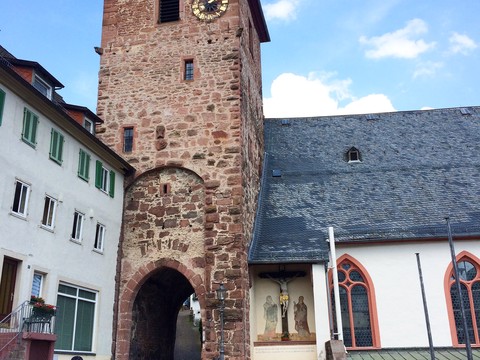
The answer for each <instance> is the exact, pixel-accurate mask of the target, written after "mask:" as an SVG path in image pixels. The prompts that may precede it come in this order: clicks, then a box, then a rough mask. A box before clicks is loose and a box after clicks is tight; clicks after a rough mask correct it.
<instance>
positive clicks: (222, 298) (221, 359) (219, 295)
mask: <svg viewBox="0 0 480 360" xmlns="http://www.w3.org/2000/svg"><path fill="white" fill-rule="evenodd" d="M216 292H217V299H218V300H220V356H219V357H218V360H224V359H225V338H224V335H223V320H224V319H223V314H224V311H225V297H226V295H227V289H225V286H223V283H221V284H220V286H219V287H218V289H217V290H216Z"/></svg>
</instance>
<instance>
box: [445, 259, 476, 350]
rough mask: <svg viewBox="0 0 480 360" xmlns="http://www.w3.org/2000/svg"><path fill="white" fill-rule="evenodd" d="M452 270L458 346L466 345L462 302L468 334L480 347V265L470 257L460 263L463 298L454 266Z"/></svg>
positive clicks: (453, 307) (451, 291)
mask: <svg viewBox="0 0 480 360" xmlns="http://www.w3.org/2000/svg"><path fill="white" fill-rule="evenodd" d="M451 267H452V269H451V270H450V272H451V273H450V276H449V288H450V301H451V305H452V307H451V311H452V313H453V320H454V323H455V333H456V339H455V340H457V344H465V341H466V336H465V331H464V329H463V322H462V314H461V310H460V309H461V308H460V306H461V302H460V299H462V300H463V307H464V309H465V318H466V322H467V333H468V338H469V340H470V343H471V344H474V345H480V339H479V338H480V275H479V273H480V265H479V264H477V263H476V262H475V261H473V260H471V259H469V258H468V257H463V258H462V259H461V260H460V261H458V277H459V279H460V285H461V286H460V288H461V297H460V295H459V294H458V290H457V285H456V283H455V275H454V273H453V266H451Z"/></svg>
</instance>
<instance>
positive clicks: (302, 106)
mask: <svg viewBox="0 0 480 360" xmlns="http://www.w3.org/2000/svg"><path fill="white" fill-rule="evenodd" d="M333 75H334V74H320V75H319V74H316V73H311V74H309V75H308V77H305V76H301V75H296V74H292V73H283V74H281V75H279V76H278V77H277V78H276V79H275V80H273V82H272V85H271V94H272V96H271V97H269V98H265V99H264V101H263V109H264V113H265V116H266V117H270V118H274V117H304V116H322V115H343V114H360V113H375V112H388V111H395V108H394V107H393V105H392V103H391V102H390V100H389V99H388V97H387V96H385V95H383V94H370V95H367V96H365V97H362V98H358V99H357V98H355V97H353V96H352V95H351V94H350V90H349V86H350V85H351V83H352V81H351V80H350V79H346V80H337V79H332V77H333ZM340 101H343V102H345V101H347V102H348V104H347V105H345V106H344V107H341V106H340V105H339V102H340Z"/></svg>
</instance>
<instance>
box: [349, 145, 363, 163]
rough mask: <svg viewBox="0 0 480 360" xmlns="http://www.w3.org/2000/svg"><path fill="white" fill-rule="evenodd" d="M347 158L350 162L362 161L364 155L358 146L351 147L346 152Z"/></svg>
mask: <svg viewBox="0 0 480 360" xmlns="http://www.w3.org/2000/svg"><path fill="white" fill-rule="evenodd" d="M346 159H347V161H348V162H349V163H352V162H361V161H362V157H361V154H360V151H359V150H358V149H357V148H356V147H353V146H352V147H351V148H350V149H349V150H348V151H347V153H346Z"/></svg>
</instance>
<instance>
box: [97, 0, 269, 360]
mask: <svg viewBox="0 0 480 360" xmlns="http://www.w3.org/2000/svg"><path fill="white" fill-rule="evenodd" d="M189 3H190V1H185V2H182V3H181V4H182V6H181V7H182V10H181V20H180V21H178V22H173V23H166V24H158V23H157V21H156V14H157V13H158V9H156V4H157V2H156V1H153V0H148V1H147V0H136V1H127V2H125V1H121V0H105V10H104V23H103V35H102V47H103V55H102V58H101V67H100V73H99V76H100V79H99V98H98V115H99V116H100V117H101V118H103V119H104V120H105V123H104V125H103V126H102V127H101V128H100V129H97V133H98V134H99V137H101V138H102V140H103V141H105V142H106V143H107V144H108V145H109V146H111V147H112V148H113V149H115V150H116V151H117V152H119V153H122V135H123V131H122V129H123V127H125V126H132V125H134V126H135V139H134V142H135V144H134V151H133V152H132V153H129V154H122V155H123V156H125V157H126V158H127V159H128V160H129V161H130V163H132V164H133V165H134V166H135V167H136V168H137V169H138V172H137V174H136V177H137V182H136V183H135V184H133V185H132V187H131V189H132V190H129V192H128V193H127V197H126V212H125V220H124V229H123V234H124V236H123V241H122V249H121V252H122V255H123V257H122V260H121V272H120V273H119V280H120V281H119V296H120V302H122V294H124V293H126V292H128V291H129V289H127V285H126V284H127V282H128V280H129V279H130V278H131V277H132V276H133V277H138V271H140V270H139V269H143V267H145V264H147V263H148V264H150V263H151V262H152V261H154V260H155V259H156V258H162V259H163V258H171V259H172V260H175V261H177V262H180V263H182V264H184V265H185V272H188V273H189V275H188V276H187V278H191V275H192V274H196V275H198V276H199V277H200V278H201V279H202V282H201V283H200V284H192V286H193V287H194V289H195V291H196V292H197V294H198V293H200V294H199V295H200V296H201V297H202V299H201V302H203V303H204V304H205V306H206V307H207V309H205V308H204V309H202V316H203V324H204V326H205V327H206V329H205V330H206V342H205V344H204V353H203V358H205V359H206V358H211V357H213V355H214V354H215V352H216V351H217V350H218V345H217V340H218V339H217V338H216V334H217V330H218V329H217V328H215V327H214V326H215V325H216V322H215V321H209V320H212V317H213V318H214V319H217V318H218V313H217V312H216V310H215V311H214V312H213V313H212V312H211V310H212V309H213V308H215V306H216V304H215V302H214V301H213V298H214V293H213V291H214V289H215V288H216V286H218V285H216V284H218V283H220V282H224V283H225V286H226V287H227V289H228V298H227V301H226V319H227V322H226V324H225V330H226V349H225V351H226V354H227V358H228V359H231V360H233V359H246V358H249V348H248V343H249V338H248V329H249V326H248V316H249V313H248V306H249V300H248V289H249V283H248V267H247V244H248V242H249V241H250V234H251V228H252V224H253V219H254V212H255V205H256V197H257V193H258V186H259V184H258V182H259V173H260V167H261V156H262V153H263V149H262V145H261V144H262V138H263V127H262V120H263V115H262V110H261V77H260V51H259V42H258V37H257V36H256V34H255V31H254V30H253V31H249V30H248V26H249V21H248V20H247V19H248V17H249V9H248V4H247V1H246V0H231V1H230V4H229V8H228V11H227V13H226V14H225V15H223V16H222V17H221V18H219V19H217V20H216V21H214V22H211V23H205V22H201V21H199V20H197V19H196V18H195V17H194V16H193V15H192V13H191V10H190V5H189ZM239 14H241V18H240V17H239ZM250 24H251V26H253V21H252V20H250ZM250 37H251V38H252V39H250ZM249 41H252V43H250V42H249ZM250 44H252V45H250ZM251 49H252V50H251ZM184 59H193V60H194V66H195V79H194V80H193V81H184V80H182V75H183V73H182V70H183V61H184ZM164 167H167V168H168V167H170V168H176V167H182V168H185V169H190V170H191V171H192V172H194V173H195V174H198V176H199V178H200V179H201V181H200V182H199V183H198V184H200V183H202V182H203V184H202V194H200V193H199V194H197V195H198V197H199V199H201V200H198V201H202V202H203V207H202V211H203V213H202V214H203V215H202V217H201V218H202V224H201V228H202V231H196V232H194V230H195V229H197V230H198V226H199V223H198V219H197V220H196V221H195V227H193V228H191V227H190V226H184V225H185V224H186V222H185V220H188V219H185V218H182V216H183V215H184V212H185V211H193V210H188V209H187V208H186V206H187V205H188V204H190V205H191V206H193V207H195V209H196V211H200V207H199V202H198V201H196V200H195V201H194V200H193V199H192V198H186V200H185V201H183V200H182V201H181V202H180V203H181V204H182V205H181V206H180V207H179V213H176V214H171V215H172V216H173V215H174V217H173V218H169V217H168V216H167V215H166V214H163V213H162V211H163V210H158V206H160V205H155V206H154V205H147V203H149V202H150V201H153V200H154V199H156V196H160V195H161V186H160V187H159V186H158V185H159V183H158V182H159V181H164V179H163V176H164V175H163V174H164V173H163V172H162V173H158V174H161V175H158V174H157V175H156V176H161V178H160V179H158V178H151V175H150V174H148V180H147V178H145V179H144V178H142V177H141V176H140V175H141V174H142V173H144V172H146V171H149V170H151V169H158V168H164ZM162 171H163V170H162ZM171 171H173V170H171ZM175 171H177V170H175ZM152 174H153V173H152ZM185 174H187V173H185V172H183V170H182V171H181V172H179V173H177V172H176V173H175V176H174V177H175V179H176V180H175V181H173V180H172V181H171V182H170V183H171V186H172V189H175V188H177V185H178V186H180V188H181V187H182V186H183V185H185V184H187V183H188V182H189V181H193V179H194V178H195V177H189V176H187V175H185ZM172 176H173V175H172ZM177 182H179V183H178V184H177ZM147 184H148V185H147ZM152 184H153V185H152ZM182 184H183V185H182ZM145 186H146V187H147V189H148V190H145V189H144V188H145ZM133 189H135V190H133ZM142 189H143V190H142ZM145 191H146V192H145ZM150 191H151V192H150ZM137 205H138V206H137ZM160 207H161V206H160ZM152 209H157V210H154V211H153V212H157V213H156V214H152ZM165 211H166V210H165ZM160 218H161V220H159V219H160ZM173 220H175V221H173ZM158 221H162V222H163V226H165V225H166V224H167V226H168V230H166V229H159V224H158V223H157V222H158ZM182 221H183V222H182ZM165 231H168V235H165ZM193 235H194V237H193V239H194V241H193V242H194V243H195V244H197V243H201V245H202V246H200V247H199V246H192V245H191V243H188V246H187V245H186V244H187V243H186V242H185V240H184V239H185V238H190V237H191V236H193ZM167 244H169V245H167ZM172 247H173V248H172ZM195 259H196V260H195ZM200 259H203V261H201V260H200ZM144 276H148V274H144ZM124 311H126V312H124ZM128 311H129V310H128V309H126V308H122V307H121V308H120V312H119V317H118V319H119V320H118V321H119V323H120V325H119V326H118V327H119V332H118V338H117V342H118V343H120V342H123V343H125V342H126V341H128V339H125V338H124V337H126V336H128V330H129V329H128V327H127V328H121V324H122V321H123V320H124V319H126V318H128V316H129V314H128ZM126 334H127V335H126ZM122 337H123V338H122ZM117 345H118V344H117ZM120 348H122V349H123V347H121V346H117V348H116V352H117V354H116V355H117V359H120V358H122V357H121V352H122V351H121V349H120ZM119 349H120V350H119Z"/></svg>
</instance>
